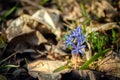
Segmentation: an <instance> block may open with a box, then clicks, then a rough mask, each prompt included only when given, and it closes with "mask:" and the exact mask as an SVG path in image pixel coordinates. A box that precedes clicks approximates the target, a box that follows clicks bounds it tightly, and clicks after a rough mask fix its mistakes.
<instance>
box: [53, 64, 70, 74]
mask: <svg viewBox="0 0 120 80" xmlns="http://www.w3.org/2000/svg"><path fill="white" fill-rule="evenodd" d="M67 68H69V66H67V65H64V66H61V67H59V68H57V69H55V70H54V71H53V72H54V73H55V72H59V71H62V70H64V69H67Z"/></svg>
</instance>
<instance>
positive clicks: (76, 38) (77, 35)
mask: <svg viewBox="0 0 120 80" xmlns="http://www.w3.org/2000/svg"><path fill="white" fill-rule="evenodd" d="M65 38H66V41H65V43H66V47H68V46H71V47H72V51H71V53H72V62H73V64H75V65H74V68H75V69H76V68H77V66H78V62H79V61H78V58H79V56H78V55H79V54H83V51H82V49H83V48H85V45H83V44H84V42H85V41H86V39H85V35H83V34H82V29H81V27H80V26H79V27H77V29H76V30H72V32H71V34H70V35H67V36H65Z"/></svg>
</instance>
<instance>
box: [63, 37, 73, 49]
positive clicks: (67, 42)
mask: <svg viewBox="0 0 120 80" xmlns="http://www.w3.org/2000/svg"><path fill="white" fill-rule="evenodd" d="M65 38H66V41H65V44H66V47H68V46H70V45H72V46H75V44H74V43H73V38H72V37H70V36H65Z"/></svg>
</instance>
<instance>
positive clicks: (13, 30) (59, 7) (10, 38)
mask: <svg viewBox="0 0 120 80" xmlns="http://www.w3.org/2000/svg"><path fill="white" fill-rule="evenodd" d="M13 1H14V0H13ZM18 2H20V5H22V7H21V8H20V11H22V13H20V14H19V13H18V12H19V9H17V10H16V11H18V12H16V13H15V14H11V15H12V16H14V17H13V18H12V17H11V18H10V19H11V20H10V19H7V17H5V18H6V19H4V20H5V21H4V20H3V21H2V25H3V26H5V28H4V29H3V28H2V29H1V30H0V31H1V40H3V41H2V43H0V59H1V61H0V65H1V67H0V76H2V77H1V78H4V79H2V80H6V79H8V80H68V79H69V80H103V79H107V80H115V79H120V75H119V68H120V66H119V63H120V61H119V52H120V50H119V47H120V46H119V42H120V39H119V37H120V27H119V22H118V21H119V18H118V17H119V14H118V9H119V7H118V3H117V2H115V3H113V4H111V3H112V2H111V1H110V0H105V1H99V0H97V1H88V0H85V1H78V0H68V1H63V0H58V1H48V2H46V3H44V4H42V3H41V1H39V0H35V2H32V1H27V0H25V1H24V0H20V1H18ZM118 2H119V1H118ZM9 3H12V2H9ZM38 3H41V5H39V4H38ZM0 4H1V3H0ZM5 4H8V3H7V2H6V3H4V4H2V5H5ZM12 4H14V3H12ZM2 5H1V6H2ZM20 5H17V8H18V7H19V6H20ZM81 5H84V7H83V8H85V10H86V12H87V13H88V14H89V16H86V15H87V14H86V13H85V12H84V11H82V10H84V9H83V8H81V7H82V6H81ZM96 6H97V7H96ZM2 8H3V7H2ZM2 8H1V9H0V11H1V12H2V10H3V9H2ZM37 8H38V9H37ZM96 8H97V9H96ZM3 11H4V10H3ZM12 13H13V12H12ZM1 15H2V13H1V14H0V16H1ZM11 15H8V16H11ZM89 18H91V19H90V20H91V22H90V23H87V24H86V23H85V21H86V20H87V19H89ZM9 20H10V21H9ZM6 23H7V24H6ZM79 24H82V25H83V26H85V31H86V34H87V35H91V34H92V33H95V32H98V33H99V34H104V35H108V36H109V37H110V38H109V44H108V45H104V46H102V49H105V48H112V50H111V51H110V52H107V53H105V55H104V57H100V58H98V59H97V60H95V61H94V62H92V63H91V64H90V65H89V66H88V68H87V69H86V70H81V69H79V70H74V69H72V68H71V66H72V65H71V64H70V63H69V62H70V59H71V54H70V51H69V50H66V48H65V44H64V41H63V39H64V37H63V36H64V35H65V33H66V31H67V29H68V30H71V29H75V28H76V26H78V25H79ZM112 30H114V31H115V32H116V33H115V35H113V34H112V33H111V31H112ZM111 35H113V37H114V40H115V41H112V40H113V39H112V38H111ZM115 36H116V38H115ZM3 43H5V45H4V44H3ZM3 46H4V47H3ZM104 47H105V48H104ZM96 51H97V49H96V48H95V51H94V50H92V47H91V42H89V41H88V42H87V47H86V48H85V49H84V51H83V52H84V53H85V54H86V56H84V57H83V58H82V59H83V60H82V61H83V62H85V61H86V60H89V59H90V58H91V57H92V56H94V55H95V54H96ZM83 62H81V64H83ZM7 64H12V65H14V66H19V68H15V67H9V66H7V68H4V66H5V65H7ZM81 64H80V65H81ZM67 65H68V66H67ZM69 65H70V66H69ZM61 66H65V67H66V68H65V69H64V68H59V67H61ZM58 68H59V69H61V70H60V71H59V72H55V73H54V70H56V69H58ZM8 73H10V74H8ZM10 76H14V77H13V78H11V77H10Z"/></svg>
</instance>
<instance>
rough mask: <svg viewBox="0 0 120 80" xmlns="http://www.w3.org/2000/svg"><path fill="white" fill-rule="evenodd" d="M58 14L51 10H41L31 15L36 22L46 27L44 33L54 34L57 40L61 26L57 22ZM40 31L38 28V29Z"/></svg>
mask: <svg viewBox="0 0 120 80" xmlns="http://www.w3.org/2000/svg"><path fill="white" fill-rule="evenodd" d="M59 16H60V12H59V11H58V10H54V11H53V10H51V9H41V10H39V11H37V12H36V13H35V14H33V15H32V17H33V18H35V20H36V21H38V22H40V23H42V24H44V25H46V27H45V29H46V31H47V32H48V31H50V32H51V33H54V34H55V35H56V36H57V38H60V35H61V30H60V27H61V28H62V25H61V24H60V21H59ZM38 29H40V27H39V28H38Z"/></svg>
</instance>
